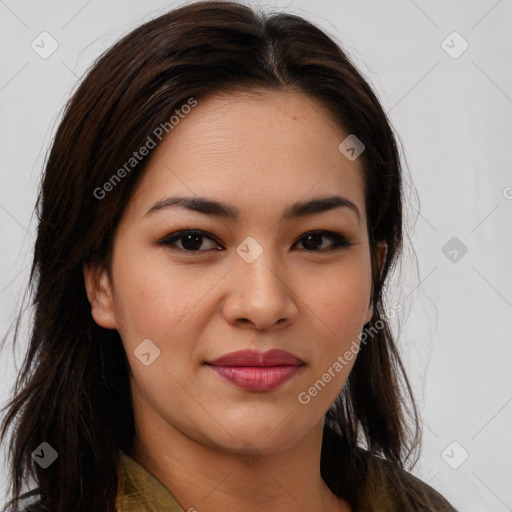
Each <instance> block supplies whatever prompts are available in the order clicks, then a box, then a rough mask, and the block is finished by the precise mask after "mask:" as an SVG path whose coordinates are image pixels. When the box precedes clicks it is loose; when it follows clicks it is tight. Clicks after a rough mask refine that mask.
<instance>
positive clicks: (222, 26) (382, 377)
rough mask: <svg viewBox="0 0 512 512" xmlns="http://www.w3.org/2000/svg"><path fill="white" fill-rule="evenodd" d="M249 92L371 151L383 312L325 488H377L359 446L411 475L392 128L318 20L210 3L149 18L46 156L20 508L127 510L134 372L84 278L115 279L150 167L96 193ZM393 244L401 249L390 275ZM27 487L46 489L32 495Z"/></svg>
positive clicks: (327, 458)
mask: <svg viewBox="0 0 512 512" xmlns="http://www.w3.org/2000/svg"><path fill="white" fill-rule="evenodd" d="M237 91H247V92H256V93H257V92H262V91H263V92H264V91H281V92H299V93H303V94H305V95H307V96H308V97H310V98H313V99H316V100H317V101H318V102H320V103H321V104H322V105H323V106H325V107H326V108H327V109H328V114H329V115H330V116H332V118H333V119H335V120H336V122H337V124H338V125H339V126H340V127H342V128H343V129H344V130H345V131H347V133H352V134H356V136H357V137H358V138H359V139H360V140H361V141H362V142H363V143H364V144H365V146H366V149H365V150H364V152H363V153H362V154H361V156H360V157H359V158H361V161H362V162H363V167H364V169H363V171H364V186H365V203H366V213H367V219H368V221H367V229H368V235H369V246H370V253H371V261H372V281H373V290H372V300H373V304H374V316H373V318H372V319H371V321H370V323H369V324H366V325H365V327H364V330H363V333H364V332H365V331H367V330H369V329H372V328H373V332H372V336H371V342H370V343H361V348H360V351H359V353H358V356H357V358H356V361H355V364H354V366H353V368H352V371H351V373H350V375H349V377H348V379H347V381H346V383H345V386H344V387H343V389H342V391H341V392H340V394H339V396H338V397H337V399H336V401H335V403H334V404H333V405H332V407H331V408H330V409H329V411H328V413H327V414H326V417H325V421H324V433H323V444H322V452H321V475H322V478H323V479H324V480H325V482H326V483H327V485H328V486H329V487H330V489H331V490H332V492H333V493H335V494H336V495H338V496H341V497H345V498H347V499H349V500H351V499H352V498H353V496H354V492H355V491H354V489H358V488H360V487H361V485H362V483H363V479H364V470H363V468H364V464H363V458H362V455H361V453H362V450H361V449H360V448H361V446H360V445H361V443H365V444H366V448H367V450H366V452H371V453H373V454H376V455H378V456H379V457H381V458H383V459H385V460H387V461H389V462H391V463H393V464H394V465H396V466H399V467H401V468H403V467H404V464H405V463H406V462H407V459H408V458H409V457H410V456H411V454H413V453H414V452H415V451H417V450H418V448H419V446H420V440H421V424H420V421H419V415H418V411H417V407H416V404H415V402H414V397H413V394H412V391H411V387H410V384H409V381H408V379H407V376H406V372H405V370H404V367H403V365H402V362H401V360H400V356H399V352H398V349H397V346H396V344H395V340H394V338H393V334H392V332H391V328H390V326H389V324H388V318H387V317H386V315H385V311H384V304H383V293H384V291H385V285H386V283H387V282H388V280H389V274H390V272H391V271H392V270H393V268H394V267H395V264H396V262H397V260H398V256H399V254H400V253H401V250H402V245H403V218H402V203H403V190H402V189H403V178H402V171H401V164H400V157H399V152H398V149H397V143H396V138H395V135H394V133H393V130H392V127H391V125H390V122H389V120H388V119H387V117H386V114H385V112H384V111H383V109H382V107H381V105H380V104H379V101H378V99H377V97H376V94H375V93H374V92H373V90H372V88H371V87H370V85H369V84H368V83H367V82H366V81H365V79H364V78H363V76H362V75H361V74H360V73H359V72H358V71H357V70H356V68H355V66H354V65H353V64H352V62H351V60H350V59H349V57H348V56H347V54H346V53H345V52H344V51H343V50H342V49H341V48H340V46H339V44H337V43H336V42H335V41H334V40H333V39H332V38H331V37H330V36H328V35H327V34H326V33H325V32H323V31H322V30H320V29H319V28H317V27H316V26H315V25H313V24H312V23H310V22H308V21H306V20H304V19H303V18H301V17H300V16H297V15H292V14H286V13H275V14H272V15H270V14H263V13H256V12H255V11H254V10H252V9H251V8H249V7H247V6H245V5H242V4H239V3H236V2H209V1H204V2H196V3H192V4H189V5H185V6H182V7H179V8H177V9H175V10H173V11H170V12H168V13H166V14H164V15H161V16H159V17H157V18H156V19H153V20H151V21H148V22H145V23H144V24H142V25H141V26H139V27H138V28H136V29H135V30H133V31H132V32H130V33H129V34H128V35H126V36H124V37H123V38H122V39H121V40H119V41H118V42H117V43H116V44H114V45H113V46H112V47H111V48H110V49H108V51H106V52H105V53H104V54H102V55H101V56H100V57H98V59H97V60H96V61H95V62H94V63H93V65H92V66H91V68H90V70H89V71H88V73H87V74H86V76H85V78H84V79H83V81H82V82H81V83H80V85H79V86H78V87H77V89H76V91H75V92H74V94H73V95H72V97H71V99H70V100H69V101H68V102H67V104H66V107H65V111H64V114H63V118H62V121H61V122H60V124H59V126H58V128H57V130H56V134H55V136H54V138H53V141H52V145H51V148H50V151H49V153H48V155H47V158H46V159H45V168H44V173H43V176H42V180H41V185H40V189H39V191H38V197H37V203H36V207H35V211H37V216H38V230H37V239H36V241H35V247H34V254H33V261H32V265H31V272H30V277H29V288H30V289H31V292H32V294H33V297H32V298H31V306H32V307H33V309H34V311H33V315H34V316H33V324H32V325H31V327H30V340H29V346H28V350H27V352H26V354H25V358H24V361H23V365H22V369H21V371H20V373H19V374H18V377H17V380H16V384H15V388H14V393H13V397H12V399H11V400H10V401H9V402H8V404H7V405H6V406H5V407H4V409H6V408H7V409H8V410H7V414H6V416H5V419H4V421H3V423H2V430H1V439H2V440H3V439H4V437H5V436H6V433H7V431H8V429H9V428H10V427H12V426H13V425H15V427H16V428H15V431H14V434H13V436H12V439H11V441H10V445H9V462H10V464H11V468H12V477H11V478H12V481H11V482H10V484H11V485H10V487H11V488H12V499H11V501H10V502H9V504H8V505H9V506H12V505H14V507H15V508H14V509H13V510H15V511H17V510H18V506H19V505H20V501H21V500H22V499H24V498H27V497H29V496H33V495H35V494H38V495H40V498H41V500H42V501H41V503H42V507H43V508H41V510H52V511H53V512H64V511H65V512H69V510H76V511H77V512H81V511H84V512H85V511H90V510H95V511H98V512H100V511H101V512H103V511H114V510H115V508H114V503H115V496H116V491H117V472H116V461H117V459H118V450H119V449H122V450H124V451H128V450H129V447H130V445H131V442H132V439H133V436H134V433H135V424H134V416H133V409H132V403H131V397H130V386H129V378H128V375H129V366H128V362H127V358H126V354H125V352H124V349H123V345H122V341H121V338H120V336H119V334H118V332H117V331H116V330H109V329H104V328H102V327H100V326H99V325H97V324H96V323H95V322H94V320H93V318H92V315H91V307H90V303H89V301H88V299H87V295H86V291H85V284H84V277H83V266H84V264H86V263H94V264H99V265H101V266H103V268H106V269H107V270H108V269H110V263H111V262H110V256H111V253H112V241H113V235H114V232H115V230H116V226H117V225H118V222H119V220H120V218H121V215H122V214H123V211H124V208H125V206H126V205H127V203H128V201H129V200H130V197H131V195H132V193H133V191H134V187H135V185H136V184H137V183H138V181H139V179H140V178H141V176H142V173H143V171H144V169H145V167H146V165H147V164H148V161H149V160H150V159H149V158H145V159H144V160H142V161H141V162H140V163H138V165H137V166H136V168H135V169H133V171H131V172H127V173H125V174H126V175H125V176H123V179H120V180H118V181H116V183H115V186H112V187H111V188H112V190H111V191H110V192H109V193H108V194H104V197H103V198H101V199H98V193H97V192H96V193H95V191H97V190H98V187H102V186H103V184H105V183H106V182H108V181H109V180H111V178H112V177H113V175H114V174H115V172H116V170H117V169H121V168H122V167H123V165H124V164H125V163H126V162H127V160H128V159H130V157H131V156H132V154H133V152H134V151H136V150H138V149H139V148H140V147H141V146H143V145H144V144H145V143H146V141H147V140H148V137H150V136H151V134H152V133H154V130H155V128H156V127H158V126H161V125H164V124H165V123H167V122H168V120H169V119H170V117H171V116H172V115H173V114H174V112H175V111H176V109H180V108H181V107H182V106H183V105H185V104H186V103H187V102H189V101H190V98H194V99H196V100H197V101H198V102H200V101H201V100H202V99H204V98H206V97H208V96H209V95H211V94H215V93H228V94H229V93H233V94H234V93H235V92H237ZM118 175H119V173H118ZM379 242H386V243H387V255H386V258H385V261H384V264H383V266H382V268H380V269H379V266H378V264H377V245H378V243H379ZM20 317H21V313H20V315H19V316H18V318H17V321H16V323H15V330H14V342H16V339H19V337H20V336H19V325H20V324H19V323H20ZM376 324H377V325H378V326H379V328H375V325H376ZM11 330H12V329H11ZM408 402H410V406H409V405H408ZM411 411H412V412H411ZM409 416H411V419H410V420H409V419H408V417H409ZM411 424H412V427H411ZM43 441H45V442H47V443H49V444H50V445H51V446H53V447H55V448H56V449H57V451H58V454H59V455H58V463H55V464H52V465H50V466H49V467H48V468H46V469H43V468H41V467H40V466H39V465H38V464H34V461H33V460H32V456H31V454H32V452H33V451H34V450H35V449H36V447H38V446H39V445H40V444H41V443H42V442H43ZM415 463H416V461H415V462H414V464H415ZM28 477H30V478H32V479H34V480H35V482H36V483H37V488H36V489H33V490H32V491H31V492H27V493H25V494H23V495H20V493H21V491H22V484H23V482H24V481H28V480H27V478H28ZM400 485H402V484H400ZM403 485H406V484H405V483H404V484H403ZM4 510H5V509H4ZM422 510H423V509H422ZM425 510H427V508H425ZM428 510H431V509H430V508H428ZM432 510H433V509H432Z"/></svg>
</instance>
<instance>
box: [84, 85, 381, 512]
mask: <svg viewBox="0 0 512 512" xmlns="http://www.w3.org/2000/svg"><path fill="white" fill-rule="evenodd" d="M347 135H348V132H345V131H344V130H343V129H342V128H341V127H340V126H338V125H337V124H336V123H334V121H333V120H332V119H331V118H330V117H329V115H328V112H327V111H326V110H325V109H324V108H323V107H322V106H321V105H320V104H319V103H317V102H316V100H314V99H312V98H309V97H307V96H304V95H302V94H300V93H296V92H264V93H261V94H257V95H256V94H253V93H247V92H241V93H240V94H237V95H233V93H231V94H229V95H221V94H216V95H213V96H210V97H209V98H207V99H203V100H201V101H199V102H198V105H197V107H195V108H194V109H193V110H192V111H191V113H189V114H188V115H187V116H186V117H185V118H184V119H182V120H181V121H180V123H179V124H178V125H177V126H175V127H174V129H173V130H172V132H171V133H170V134H169V136H167V138H164V139H163V141H162V142H160V143H159V145H158V146H157V148H155V149H154V150H153V154H152V157H151V160H150V162H149V164H148V167H147V168H146V171H145V172H144V174H143V176H142V177H141V179H140V181H139V183H138V185H137V187H136V190H135V193H134V195H133V197H132V198H131V200H130V201H129V203H128V205H127V207H126V210H125V212H124V214H123V216H122V219H121V221H120V224H119V226H118V228H117V230H116V234H115V238H114V246H113V257H112V267H111V272H110V275H109V272H108V271H107V270H106V269H103V268H101V267H99V266H88V265H86V266H84V278H85V284H86V289H87V294H88V297H89V301H90V302H91V311H92V315H93V318H94V320H95V321H96V322H97V323H98V324H99V325H100V326H102V327H105V328H107V329H116V330H117V331H118V332H119V334H120V336H121V338H122V341H123V345H124V348H125V350H126V354H127V357H128V361H129V365H130V369H131V375H130V382H131V389H132V395H133V407H134V414H135V419H136V425H137V433H136V436H135V439H134V442H133V446H132V448H131V451H130V453H129V455H130V456H131V457H133V458H134V459H135V460H136V461H137V462H138V463H139V464H141V465H142V466H143V467H144V468H145V469H147V470H148V471H149V472H150V473H151V474H153V475H154V476H155V477H156V478H157V479H158V480H159V481H160V482H161V483H162V484H163V485H165V486H166V487H167V489H169V491H170V492H171V493H172V494H173V495H174V497H175V498H176V499H177V500H178V501H179V502H180V504H181V505H182V507H183V509H184V510H189V509H190V508H192V507H194V508H195V509H197V510H198V511H200V512H213V511H217V510H244V511H247V512H256V511H260V510H279V511H284V512H298V511H304V510H308V511H320V510H336V511H349V510H351V508H350V506H349V504H348V503H347V502H346V501H345V500H342V499H339V498H337V497H336V496H335V495H334V494H333V493H332V492H331V491H330V489H329V488H328V487H327V485H326V484H325V482H324V481H323V479H322V478H321V475H320V449H321V441H322V427H323V419H324V415H325V413H326V411H327V410H328V408H329V407H330V405H331V403H332V402H333V401H334V400H335V398H336V396H337V395H338V393H339V392H340V390H341V389H342V387H343V385H344V383H345V381H346V379H347V377H348V375H349V373H350V370H351V369H352V366H353V364H354V362H355V359H352V361H350V362H349V363H348V364H346V365H345V366H344V367H343V369H342V370H341V371H338V372H334V373H335V377H334V378H332V379H331V380H330V382H329V383H327V384H326V385H325V387H324V388H323V389H322V390H321V391H320V392H318V394H317V395H316V396H314V397H312V398H311V400H310V402H309V403H308V404H307V405H305V404H301V403H300V402H299V400H298V395H299V393H301V392H304V391H306V392H307V390H308V389H309V388H310V387H311V386H312V385H313V384H314V383H315V382H316V381H317V380H318V379H319V378H321V376H322V374H324V373H325V372H326V371H327V370H328V368H330V367H332V366H333V363H334V362H335V361H336V360H337V358H338V356H340V355H343V354H344V353H345V351H346V350H348V349H349V348H350V346H351V344H352V343H353V341H354V340H355V341H356V342H357V343H359V340H358V338H357V336H358V334H360V332H361V331H362V329H363V326H364V324H365V323H366V322H368V321H369V320H370V318H371V316H372V313H373V311H372V308H371V307H370V301H371V267H370V261H371V260H370V250H369V243H368V235H367V228H366V214H365V201H364V181H363V169H362V160H361V159H360V158H358V159H356V160H355V161H349V160H348V159H347V158H346V157H345V156H344V155H343V154H342V153H340V151H339V150H338V145H339V144H340V142H341V141H343V140H344V139H345V138H346V137H347ZM171 194H172V195H175V194H176V195H187V196H194V195H207V196H208V197H209V198H213V199H216V200H220V201H223V202H226V203H229V204H231V205H233V206H236V207H238V208H239V210H240V218H239V219H238V221H233V220H230V219H226V218H216V217H213V216H208V215H205V214H202V213H199V212H192V211H189V210H186V209H183V208H179V207H169V208H163V209H161V210H159V211H157V212H154V213H152V214H149V215H145V214H146V212H148V210H149V209H150V208H151V207H152V205H153V204H154V203H155V202H156V201H158V200H160V199H162V198H163V197H166V196H169V195H171ZM333 194H338V195H341V196H343V197H345V198H347V199H349V200H350V201H352V202H353V203H354V204H355V205H356V206H357V208H358V209H359V212H360V215H361V218H360V219H358V217H357V215H356V214H355V213H354V212H353V211H352V210H351V209H349V208H347V207H343V208H336V209H333V210H330V211H327V212H323V213H320V214H315V215H311V216H307V217H302V218H296V219H292V220H282V219H281V214H282V212H283V211H284V210H285V208H287V207H288V206H289V205H291V204H292V203H294V202H296V201H299V200H300V201H305V200H309V199H313V198H318V197H324V196H330V195H333ZM185 228H190V229H197V230H202V231H204V232H206V233H207V234H209V235H210V236H212V239H209V238H207V237H206V236H205V237H203V238H202V239H201V238H200V239H199V240H198V241H197V240H196V241H195V242H197V243H196V246H197V247H199V248H200V250H199V251H198V250H196V251H195V252H193V251H189V252H187V251H185V250H184V249H183V247H184V246H186V242H185V241H184V240H183V238H182V239H178V240H177V241H175V243H174V246H160V245H157V244H156V242H157V241H158V240H160V239H162V238H163V237H164V236H166V235H168V234H170V233H173V232H176V231H179V230H180V229H185ZM312 230H328V231H332V232H335V233H339V234H341V235H342V236H344V237H345V238H347V239H348V240H349V241H350V242H351V243H352V245H351V246H349V247H341V248H335V249H334V250H332V251H329V250H327V249H329V248H331V247H334V240H332V239H331V238H330V237H329V236H324V237H323V238H321V239H319V240H318V241H317V242H315V241H313V242H312V243H310V244H309V245H308V244H307V240H305V239H304V235H305V234H306V233H307V232H309V231H312ZM249 236H250V237H253V238H254V239H255V240H256V241H257V242H258V243H259V245H260V246H261V248H262V250H263V252H262V253H261V254H260V255H259V257H258V258H257V259H255V260H254V261H253V262H252V263H247V261H245V260H244V259H243V258H241V257H240V256H239V254H238V253H237V252H236V248H237V246H239V245H240V244H241V242H243V241H244V240H245V239H246V238H247V237H249ZM173 247H174V248H173ZM187 247H190V245H189V246H187ZM219 247H220V248H222V249H223V250H215V249H216V248H219ZM384 256H385V245H381V246H380V248H379V254H378V262H379V264H380V265H382V262H383V258H384ZM145 339H150V340H152V342H153V343H154V344H155V345H156V346H157V347H158V348H159V349H160V356H159V357H157V358H156V359H155V360H154V362H152V363H151V364H150V365H148V366H145V365H144V364H142V363H141V361H140V360H139V359H138V358H137V357H136V356H135V355H134V350H135V349H136V348H137V346H138V345H139V344H140V343H141V342H142V341H143V340H145ZM272 348H278V349H283V350H287V351H289V352H291V353H292V354H294V355H296V356H297V357H299V358H300V359H301V360H302V361H303V362H304V363H305V364H304V365H303V367H302V368H301V371H300V373H299V374H297V375H296V376H295V377H294V378H292V379H291V380H289V381H287V382H286V383H285V384H283V385H282V386H281V387H279V388H278V389H276V390H272V391H267V392H249V391H246V390H242V389H239V388H238V387H235V386H234V385H232V384H231V383H229V382H227V381H225V380H224V379H222V378H220V377H219V376H218V375H217V374H216V373H215V372H214V371H212V370H211V368H210V367H208V366H207V365H205V364H204V363H205V361H207V360H209V361H211V360H212V359H215V358H217V357H219V356H221V355H224V354H227V353H229V352H233V351H238V350H242V349H255V350H259V351H261V352H264V351H267V350H269V349H272Z"/></svg>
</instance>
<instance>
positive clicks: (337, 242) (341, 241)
mask: <svg viewBox="0 0 512 512" xmlns="http://www.w3.org/2000/svg"><path fill="white" fill-rule="evenodd" d="M187 235H197V236H201V237H203V238H208V239H209V240H212V241H213V242H216V243H218V242H217V240H215V238H213V237H211V236H209V235H208V234H207V233H206V232H205V231H201V230H199V229H183V230H180V231H175V232H174V233H170V234H169V235H166V236H165V237H164V238H162V239H160V240H159V241H158V242H156V243H157V245H161V246H172V245H173V244H174V242H176V241H178V240H180V239H182V238H185V237H186V236H187ZM307 235H322V236H324V237H327V238H330V239H331V240H333V241H334V246H333V247H331V248H330V249H318V250H311V249H302V250H304V251H307V252H309V253H325V252H330V251H333V250H336V249H347V248H348V247H350V246H351V245H354V244H353V243H351V242H350V241H348V240H347V239H346V238H345V237H344V236H342V235H340V234H338V233H334V232H333V231H326V230H313V231H308V232H306V233H304V235H302V236H301V237H300V238H299V239H298V240H297V242H295V243H298V242H300V241H301V240H303V239H304V238H305V237H306V236H307ZM219 245H220V244H219ZM294 245H295V244H294ZM173 249H178V250H179V251H182V252H187V253H201V252H206V251H208V250H212V249H206V250H197V251H191V250H187V249H182V248H181V247H177V246H174V247H173Z"/></svg>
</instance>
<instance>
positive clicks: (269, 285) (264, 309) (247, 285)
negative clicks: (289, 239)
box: [228, 236, 297, 328]
mask: <svg viewBox="0 0 512 512" xmlns="http://www.w3.org/2000/svg"><path fill="white" fill-rule="evenodd" d="M260 240H261V242H260V241H258V240H256V239H255V238H254V237H251V236H248V237H247V238H246V239H245V240H243V241H242V242H241V243H240V244H239V245H238V246H237V248H236V252H237V255H238V257H239V258H240V259H239V260H238V261H237V262H236V264H235V268H234V279H235V286H234V288H233V290H232V291H233V294H232V295H231V298H230V300H229V303H230V304H231V306H232V307H230V308H229V309H228V314H229V316H231V317H232V318H231V320H232V321H236V320H237V319H242V318H243V319H245V320H249V321H251V322H252V323H254V324H255V325H257V326H258V327H260V328H265V327H269V326H271V325H273V324H275V323H277V322H280V321H281V320H282V319H283V318H284V319H288V320H289V319H291V318H292V317H293V316H294V315H295V314H296V312H297V308H296V305H295V301H294V296H295V294H294V293H293V290H292V289H291V286H290V283H289V282H287V281H289V278H288V277H287V275H285V273H284V268H285V266H284V265H283V264H282V261H281V260H280V256H279V255H278V254H277V249H274V248H272V242H271V241H270V237H267V238H266V239H265V240H264V239H263V238H262V239H260Z"/></svg>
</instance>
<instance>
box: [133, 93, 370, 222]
mask: <svg viewBox="0 0 512 512" xmlns="http://www.w3.org/2000/svg"><path fill="white" fill-rule="evenodd" d="M348 135H349V133H348V132H347V131H345V130H344V129H343V127H341V126H340V125H339V124H338V123H336V122H335V121H334V119H333V117H332V116H331V115H330V112H329V111H328V110H327V109H326V107H325V106H323V105H322V104H321V103H320V102H318V101H317V100H315V99H314V98H311V97H309V96H307V95H305V94H302V93H297V92H276V91H264V92H261V93H253V92H236V93H217V94H214V95H210V96H209V97H207V98H204V99H199V100H198V103H197V106H196V107H195V108H194V109H192V110H191V111H190V112H189V113H188V114H186V115H185V114H182V115H181V116H180V119H179V122H178V123H177V124H176V125H175V126H174V127H173V128H172V130H171V131H170V133H169V134H168V135H166V136H165V137H164V138H163V139H162V141H161V142H159V143H158V145H157V147H156V148H155V149H154V150H153V154H152V155H151V160H150V161H149V163H148V165H147V168H146V170H145V171H144V174H143V176H142V177H141V179H140V182H139V184H138V187H137V189H136V191H135V194H134V197H133V201H132V204H131V205H130V208H131V210H134V209H135V210H138V213H139V214H140V210H142V209H144V208H145V211H147V209H148V208H150V207H151V204H150V203H151V202H153V201H155V200H157V199H159V198H161V197H162V196H165V195H166V194H173V195H174V194H180V195H187V196H192V195H198V196H205V195H206V196H209V197H213V198H215V199H219V200H222V201H224V202H226V203H230V204H236V205H237V206H238V209H239V210H240V212H241V214H240V217H241V218H243V217H244V216H245V215H247V216H248V215H251V216H252V217H254V215H260V214H263V213H265V212H268V211H270V210H269V209H274V210H275V211H276V213H281V212H282V210H283V208H284V207H286V206H288V205H290V204H292V203H294V202H296V201H299V200H302V201H304V200H308V199H312V198H314V197H320V196H322V197H324V196H327V195H333V194H340V195H343V196H344V197H347V198H348V199H350V200H351V201H352V202H354V203H355V204H357V205H358V207H359V209H360V210H361V213H362V214H363V215H364V175H363V162H362V159H361V158H359V159H356V160H354V161H350V160H348V159H347V158H346V157H345V156H344V154H342V153H341V152H340V150H339V149H338V146H339V145H340V143H341V142H342V141H343V140H344V139H345V138H346V137H347V136H348ZM145 211H144V213H145Z"/></svg>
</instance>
